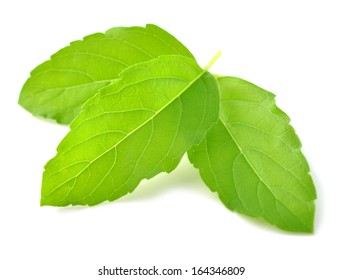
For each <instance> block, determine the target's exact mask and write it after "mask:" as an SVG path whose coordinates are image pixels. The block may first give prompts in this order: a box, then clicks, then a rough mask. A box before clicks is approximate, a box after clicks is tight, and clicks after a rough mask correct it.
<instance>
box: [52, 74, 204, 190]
mask: <svg viewBox="0 0 343 280" xmlns="http://www.w3.org/2000/svg"><path fill="white" fill-rule="evenodd" d="M206 72H207V71H206V70H204V69H202V71H201V72H200V73H199V74H198V75H197V76H196V77H195V78H194V79H193V80H192V81H191V82H190V83H189V84H188V85H187V86H186V87H185V88H184V89H183V90H182V91H181V92H180V93H179V94H177V95H176V96H175V97H174V98H173V99H172V100H171V101H170V102H168V103H167V104H166V105H164V106H163V107H162V108H161V109H160V110H158V111H156V113H155V114H154V115H152V116H151V117H150V118H148V119H147V120H146V121H144V122H143V123H142V124H141V125H139V126H138V127H137V128H136V129H134V130H132V131H131V132H130V133H128V134H127V135H126V136H125V137H123V138H122V139H120V140H119V141H118V142H117V143H116V144H115V145H113V146H112V147H111V148H109V149H107V150H106V151H104V152H103V153H101V154H100V155H99V156H97V157H96V158H94V159H93V160H91V161H90V162H89V164H87V165H86V166H85V167H84V168H83V169H82V170H81V171H79V172H78V173H77V174H76V175H74V176H72V177H70V178H69V179H68V180H66V181H64V182H63V183H61V184H59V185H58V186H56V187H55V188H54V189H52V190H51V191H50V192H49V193H47V195H46V197H48V196H50V195H51V194H52V193H53V192H55V191H57V190H58V189H59V188H60V187H62V186H63V185H64V184H66V183H67V182H69V181H71V180H73V179H74V178H77V177H78V176H79V175H81V174H82V173H83V172H84V171H85V170H86V169H87V168H89V166H90V165H91V164H93V163H94V162H95V161H97V160H98V159H99V158H101V157H102V156H104V155H105V154H106V153H108V152H110V151H111V150H112V149H114V148H116V147H117V146H118V145H120V144H121V143H122V142H123V141H124V140H126V139H127V138H129V137H130V136H131V135H132V134H134V133H135V132H136V131H138V130H139V129H140V128H142V127H143V126H144V125H146V124H147V123H148V122H150V121H151V120H152V119H154V118H155V117H156V116H157V115H158V114H160V113H161V112H162V111H163V110H164V109H166V108H167V107H168V106H169V105H171V104H172V103H173V102H174V101H175V100H177V99H178V98H179V97H180V96H181V95H182V94H183V93H184V92H186V91H187V90H188V89H189V88H190V87H191V86H192V85H193V84H194V83H195V82H196V81H198V80H199V79H200V78H201V77H202V76H203V75H204V74H205V73H206ZM142 81H143V80H142ZM142 81H139V82H142ZM49 177H50V176H49ZM73 188H74V187H72V188H71V189H70V190H69V192H68V194H69V193H70V192H71V191H72V189H73Z"/></svg>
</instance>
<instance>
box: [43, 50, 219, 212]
mask: <svg viewBox="0 0 343 280" xmlns="http://www.w3.org/2000/svg"><path fill="white" fill-rule="evenodd" d="M218 104H219V93H218V88H217V84H216V81H215V79H214V78H213V76H212V75H211V74H209V73H208V72H205V71H204V70H202V69H201V68H200V67H199V66H197V64H196V63H195V61H194V60H192V59H188V58H185V57H179V56H164V57H160V58H158V59H154V60H151V61H149V62H146V63H141V64H137V65H134V66H131V67H129V68H128V69H126V70H125V71H124V72H123V73H122V74H121V75H120V78H119V80H118V81H117V82H116V83H114V84H112V85H111V86H108V87H105V88H103V89H102V90H101V91H100V93H99V94H98V95H96V96H95V97H93V98H91V99H90V100H89V101H87V102H86V104H85V105H84V107H83V109H82V111H81V112H80V114H79V115H78V117H77V118H76V119H75V120H74V121H73V122H72V124H71V131H70V133H69V134H68V135H67V136H66V137H65V139H64V140H63V141H62V142H61V144H60V145H59V147H58V149H57V151H58V153H57V155H56V157H55V158H54V159H52V160H50V161H49V162H48V163H47V165H46V166H45V171H44V174H43V184H42V199H41V204H42V205H55V206H66V205H69V204H72V205H95V204H98V203H101V202H103V201H105V200H109V201H112V200H115V199H117V198H119V197H121V196H123V195H125V194H126V193H128V192H132V191H133V190H134V189H135V187H136V186H137V185H138V184H139V182H140V181H141V180H142V179H144V178H147V179H149V178H151V177H153V176H155V175H156V174H158V173H160V172H171V171H172V170H173V169H175V168H176V166H177V165H178V163H179V161H180V160H181V158H182V156H183V154H184V153H185V152H186V151H187V150H188V149H189V148H190V147H191V146H192V145H193V144H194V143H199V142H200V141H201V139H202V137H203V136H204V135H205V133H206V132H207V131H208V129H209V128H210V127H211V126H212V125H213V124H214V123H215V122H216V120H217V119H218V111H219V108H218V107H219V106H218Z"/></svg>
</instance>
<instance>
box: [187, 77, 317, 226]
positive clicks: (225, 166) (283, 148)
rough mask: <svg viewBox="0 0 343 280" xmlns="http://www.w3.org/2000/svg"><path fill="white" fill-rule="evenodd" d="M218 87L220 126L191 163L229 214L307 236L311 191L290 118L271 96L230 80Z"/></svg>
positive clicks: (224, 79)
mask: <svg viewBox="0 0 343 280" xmlns="http://www.w3.org/2000/svg"><path fill="white" fill-rule="evenodd" d="M218 83H219V88H220V92H221V112H220V118H219V121H218V123H217V124H216V125H215V126H214V127H213V128H212V129H211V130H210V131H209V132H208V134H207V135H206V137H205V139H204V140H203V142H202V143H201V144H200V145H199V146H195V147H193V148H192V149H191V150H190V151H189V153H188V155H189V158H190V161H191V162H192V163H193V165H194V166H195V167H196V168H199V171H200V174H201V177H202V178H203V180H204V181H205V183H206V184H207V185H208V186H209V188H210V189H211V190H212V191H215V192H217V193H218V195H219V197H220V199H221V200H222V202H223V203H224V204H225V205H226V206H227V207H228V208H229V209H231V210H234V211H237V212H239V213H242V214H245V215H248V216H252V217H261V218H263V219H264V220H266V221H268V222H269V223H271V224H274V225H276V226H277V227H279V228H281V229H284V230H288V231H302V232H312V231H313V220H314V202H313V201H314V199H315V198H316V192H315V187H314V184H313V181H312V179H311V177H310V175H309V166H308V164H307V162H306V159H305V158H304V156H303V155H302V153H301V150H300V148H301V143H300V140H299V138H298V137H297V136H296V134H295V132H294V129H293V128H292V127H291V126H290V125H289V121H290V119H289V117H288V116H287V115H286V114H285V113H284V112H282V111H281V110H280V109H279V108H277V107H276V105H275V101H274V95H273V94H271V93H270V92H267V91H265V90H263V89H261V88H259V87H257V86H255V85H253V84H251V83H249V82H246V81H244V80H241V79H238V78H233V77H222V78H218Z"/></svg>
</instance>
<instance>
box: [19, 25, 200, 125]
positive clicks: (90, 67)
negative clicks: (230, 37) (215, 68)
mask: <svg viewBox="0 0 343 280" xmlns="http://www.w3.org/2000/svg"><path fill="white" fill-rule="evenodd" d="M173 54H175V55H182V56H186V57H190V58H194V57H193V56H192V54H191V53H190V52H189V51H188V49H187V48H186V47H185V46H183V45H182V44H181V43H180V42H179V41H178V40H177V39H176V38H175V37H173V36H172V35H170V34H169V33H167V32H166V31H164V30H163V29H161V28H159V27H158V26H155V25H151V24H148V25H147V26H146V27H145V28H143V27H129V28H126V27H116V28H112V29H110V30H108V31H106V32H105V33H104V34H102V33H95V34H92V35H88V36H86V37H85V38H84V39H83V40H82V41H75V42H72V43H71V44H70V46H68V47H65V48H63V49H61V50H60V51H58V52H57V53H55V54H54V55H52V56H51V59H50V60H48V61H46V62H44V63H42V64H41V65H39V66H37V67H36V68H35V69H34V70H33V71H32V72H31V76H30V78H29V79H28V80H27V81H26V82H25V84H24V86H23V88H22V90H21V93H20V96H19V101H18V102H19V104H20V105H21V106H22V107H24V108H25V109H26V110H28V111H30V112H31V113H32V114H34V115H38V116H42V117H45V118H51V119H55V120H56V121H57V122H59V123H64V124H69V123H70V122H71V121H72V120H73V119H74V117H75V116H76V115H77V114H78V112H79V111H80V108H81V106H82V104H83V103H84V102H85V101H86V100H87V99H89V98H90V97H92V96H93V95H95V94H96V92H97V91H98V90H99V89H100V88H102V87H104V86H107V85H109V84H110V83H111V82H112V81H113V80H114V79H116V78H117V77H118V74H119V73H120V72H121V71H123V70H124V69H125V68H127V67H128V66H131V65H133V64H136V63H140V62H144V61H148V60H150V59H153V58H157V57H158V56H160V55H173Z"/></svg>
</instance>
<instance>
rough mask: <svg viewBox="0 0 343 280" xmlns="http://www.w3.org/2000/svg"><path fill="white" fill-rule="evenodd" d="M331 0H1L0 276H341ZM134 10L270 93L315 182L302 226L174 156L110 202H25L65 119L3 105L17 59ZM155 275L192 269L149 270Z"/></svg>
mask: <svg viewBox="0 0 343 280" xmlns="http://www.w3.org/2000/svg"><path fill="white" fill-rule="evenodd" d="M340 2H341V1H330V0H325V1H224V0H223V1H219V0H218V1H215V0H211V1H199V0H198V1H186V0H183V1H176V0H173V1H148V0H142V1H138V0H137V1H130V0H122V1H100V0H98V1H80V2H76V1H71V0H67V1H65V0H63V1H62V0H59V1H33V0H31V1H15V0H13V1H2V2H1V4H0V29H1V33H0V36H1V39H0V40H1V41H0V71H1V72H0V80H1V99H0V100H1V101H0V102H1V103H0V104H1V109H0V114H1V116H0V121H1V136H0V141H1V145H0V163H1V175H0V182H1V189H0V223H1V229H0V236H1V237H0V256H1V260H0V279H6V280H9V279H38V280H40V279H52V280H53V279H59V280H61V279H67V280H68V279H86V280H87V279H100V278H101V277H100V276H97V270H98V268H101V267H102V266H104V265H106V266H108V267H116V266H122V267H127V268H135V267H139V266H141V267H150V266H153V265H156V266H157V267H160V268H182V269H184V270H185V269H188V270H191V268H192V267H193V266H245V267H246V273H245V275H243V276H242V277H238V276H237V277H236V278H237V279H314V278H315V279H324V278H325V279H343V278H342V277H343V272H342V250H343V242H342V238H343V237H342V235H343V226H342V205H343V202H342V201H343V183H342V179H341V178H342V176H341V174H342V167H343V165H342V158H343V154H342V143H343V139H342V121H343V118H342V110H343V109H342V108H343V102H342V101H343V98H342V95H343V91H342V81H343V57H342V52H343V43H342V38H343V36H342V35H343V32H342V31H343V8H342V6H341V5H340ZM146 23H155V24H157V25H160V26H161V27H162V28H164V29H166V30H167V31H169V32H170V33H172V34H173V35H174V36H176V37H177V38H178V39H179V40H180V41H181V42H183V43H184V44H185V45H186V46H187V47H188V48H189V49H190V50H191V51H192V52H193V54H194V55H195V56H196V57H197V59H198V61H199V63H200V65H202V66H204V65H205V64H206V63H207V62H208V61H209V60H210V58H211V57H212V56H213V55H214V54H215V53H216V51H217V50H219V49H220V50H221V51H222V52H223V55H222V57H221V58H220V59H219V60H218V61H217V63H216V64H215V65H214V66H213V67H212V69H211V70H212V72H214V73H220V74H223V75H232V76H238V77H241V78H244V79H247V80H249V81H251V82H253V83H255V84H257V85H259V86H261V87H263V88H265V89H268V90H269V91H272V92H274V93H275V94H277V104H278V105H279V107H281V108H282V109H283V110H284V111H286V112H287V113H288V114H289V115H290V117H291V118H292V124H293V126H294V127H295V129H296V131H297V133H298V135H299V136H300V138H301V140H302V143H303V152H304V154H305V155H306V157H307V159H308V161H309V163H310V166H311V169H312V175H313V178H314V180H315V183H316V186H317V190H318V200H317V203H316V205H317V212H316V223H315V233H314V234H313V235H302V234H289V233H285V232H282V231H279V230H277V229H274V228H273V227H270V226H267V225H265V224H263V223H262V224H261V223H259V222H256V221H254V220H252V219H249V218H245V217H241V216H239V215H237V214H235V213H232V212H230V211H229V210H227V209H226V208H225V207H224V206H223V205H222V204H221V203H220V201H219V200H218V199H217V197H216V195H215V194H213V193H211V192H210V191H209V190H208V189H207V187H206V186H205V185H204V184H203V183H202V181H201V180H200V179H199V176H198V174H197V171H196V170H193V168H192V167H191V166H190V164H188V162H187V159H186V158H185V159H184V160H183V161H182V163H181V165H180V166H179V167H178V168H177V169H176V170H175V172H173V173H172V174H170V175H166V174H161V175H159V176H158V177H156V178H155V179H153V180H150V181H144V182H143V183H142V184H141V185H140V186H139V187H138V188H137V190H136V191H135V192H134V193H133V194H131V195H128V196H127V197H124V198H122V199H120V200H118V201H115V202H113V203H104V204H102V205H100V206H97V207H92V208H83V207H75V208H71V207H69V208H64V209H60V208H53V207H43V208H41V207H40V206H39V200H40V184H41V175H42V172H43V166H44V164H45V163H46V161H47V160H49V159H50V158H51V157H53V156H54V155H55V149H56V146H57V144H58V143H59V141H60V140H61V139H62V138H63V136H64V135H65V134H66V133H67V131H68V128H67V127H62V126H58V125H56V124H54V123H51V122H47V121H43V120H41V119H37V118H34V117H32V116H31V115H30V114H29V113H28V112H26V111H25V110H23V109H22V108H21V107H19V106H18V105H17V99H18V96H19V92H20V89H21V86H22V84H23V83H24V82H25V80H26V79H27V78H28V76H29V72H30V71H31V70H32V69H33V68H34V67H35V66H37V65H38V64H40V63H41V62H43V61H45V60H47V59H48V58H49V56H50V55H51V54H52V53H54V52H56V51H57V50H58V49H59V48H61V47H64V46H66V45H68V44H69V42H70V41H73V40H76V39H81V38H82V37H83V36H85V35H87V34H91V33H94V32H100V31H101V32H102V31H105V30H107V29H109V28H111V27H114V26H132V25H142V26H144V25H145V24H146ZM110 278H113V279H130V278H129V277H128V276H127V277H122V278H120V277H106V279H110ZM164 278H165V279H196V278H197V277H195V276H190V273H188V275H184V276H182V277H156V278H154V279H164ZM199 278H201V279H225V278H226V277H225V276H220V277H216V276H211V277H210V276H208V277H206V276H203V277H199ZM135 279H145V278H144V277H135Z"/></svg>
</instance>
